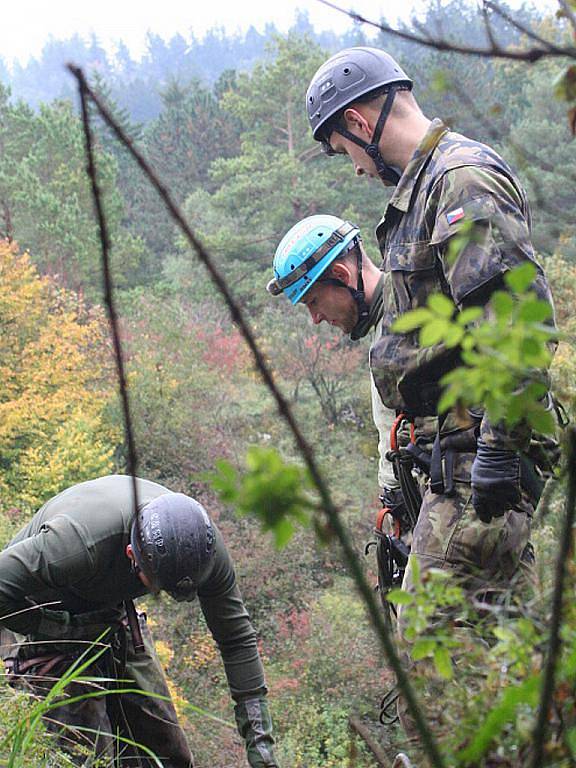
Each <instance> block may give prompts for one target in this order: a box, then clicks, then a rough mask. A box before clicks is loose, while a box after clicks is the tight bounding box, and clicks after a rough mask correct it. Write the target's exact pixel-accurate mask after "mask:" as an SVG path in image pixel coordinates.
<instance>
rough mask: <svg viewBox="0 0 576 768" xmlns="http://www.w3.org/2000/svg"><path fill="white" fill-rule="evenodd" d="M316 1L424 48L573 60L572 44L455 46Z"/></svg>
mask: <svg viewBox="0 0 576 768" xmlns="http://www.w3.org/2000/svg"><path fill="white" fill-rule="evenodd" d="M317 2H319V3H322V5H325V6H327V7H328V8H332V9H333V10H335V11H338V12H339V13H344V14H345V15H346V16H349V17H350V18H351V19H352V20H353V21H355V22H357V23H358V24H367V25H368V26H370V27H374V28H375V29H379V30H381V31H382V32H385V33H386V34H388V35H392V36H393V37H399V38H400V39H401V40H407V41H408V42H411V43H418V44H419V45H424V46H426V47H428V48H434V49H436V50H437V51H451V52H452V53H462V54H465V55H466V56H480V57H483V58H498V59H511V60H513V61H526V62H528V63H530V64H533V63H534V62H536V61H540V59H543V58H546V57H558V56H567V57H568V58H571V59H576V48H575V47H574V46H572V45H570V46H565V47H564V48H560V47H558V46H556V45H554V44H553V43H549V42H547V41H546V47H544V48H541V47H535V48H526V49H524V50H515V49H509V48H493V47H488V48H477V47H475V46H465V45H458V44H456V43H451V42H449V41H448V40H446V39H434V38H430V37H428V36H422V35H416V34H414V33H413V32H407V31H405V30H401V29H395V28H394V27H391V26H389V25H388V24H383V23H378V22H376V21H371V20H370V19H367V18H365V17H364V16H362V15H361V14H359V13H357V12H356V11H347V10H346V9H345V8H341V7H340V6H339V5H336V4H335V3H332V2H330V0H317ZM528 36H529V37H530V38H531V39H532V40H539V39H540V38H539V36H538V35H536V34H535V33H532V32H531V31H530V32H529V33H528Z"/></svg>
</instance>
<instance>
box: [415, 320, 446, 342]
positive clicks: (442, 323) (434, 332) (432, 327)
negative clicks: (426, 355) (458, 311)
mask: <svg viewBox="0 0 576 768" xmlns="http://www.w3.org/2000/svg"><path fill="white" fill-rule="evenodd" d="M447 329H448V322H447V321H446V320H432V322H430V323H427V324H426V325H425V326H424V327H423V328H422V329H421V330H420V339H419V341H420V346H421V347H431V346H433V345H434V344H438V342H440V341H442V340H443V338H444V334H445V333H446V331H447Z"/></svg>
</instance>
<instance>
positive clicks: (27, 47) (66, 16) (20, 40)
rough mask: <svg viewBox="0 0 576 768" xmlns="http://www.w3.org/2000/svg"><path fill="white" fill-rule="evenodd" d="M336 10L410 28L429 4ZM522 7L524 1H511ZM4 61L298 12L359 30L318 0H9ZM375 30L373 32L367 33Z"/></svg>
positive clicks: (384, 2)
mask: <svg viewBox="0 0 576 768" xmlns="http://www.w3.org/2000/svg"><path fill="white" fill-rule="evenodd" d="M333 1H334V2H335V4H336V5H341V6H342V7H344V8H353V9H354V10H355V11H357V12H358V13H360V14H362V15H363V16H365V17H366V18H368V19H371V20H372V19H373V20H375V21H378V20H379V19H380V18H381V17H384V18H386V19H387V20H388V21H390V22H395V21H397V20H398V19H399V18H402V19H404V20H406V21H408V20H409V19H410V18H411V16H412V15H414V14H418V12H421V11H422V9H423V8H425V7H426V6H427V5H428V2H429V0H333ZM509 2H510V4H511V5H512V6H516V7H517V6H518V5H520V4H521V2H522V0H509ZM4 3H5V4H6V7H4V8H3V14H2V17H3V18H2V21H3V32H4V34H3V35H2V43H1V45H0V56H1V57H2V58H3V59H4V61H5V62H6V63H7V64H11V63H12V61H13V60H14V59H17V60H18V61H20V62H21V63H25V62H26V61H27V60H28V59H29V58H30V57H36V56H38V54H39V53H40V51H41V50H42V46H43V45H44V43H45V42H46V40H47V39H48V38H49V37H50V36H52V37H54V38H56V39H60V40H61V39H64V38H68V37H71V36H72V35H74V34H75V33H78V34H80V35H81V36H82V37H88V36H89V35H90V34H91V33H92V32H94V33H95V34H96V35H97V37H98V38H99V40H100V41H101V42H102V43H103V44H104V45H105V47H106V48H107V49H109V50H113V48H114V43H115V42H117V41H118V40H120V39H122V40H124V42H125V43H126V44H127V45H128V47H129V48H130V51H131V53H132V55H133V56H134V57H135V58H138V57H140V56H141V54H142V53H143V52H144V50H145V44H146V33H147V32H148V31H152V32H155V33H156V34H159V35H160V36H161V37H163V38H170V37H172V35H174V34H176V33H178V32H179V33H180V34H182V35H183V36H184V37H188V36H189V33H190V31H191V30H192V31H193V32H194V35H195V36H196V37H202V36H203V34H204V33H205V32H206V30H207V29H210V28H212V27H215V26H222V27H224V28H225V29H226V31H227V32H233V31H237V30H245V29H247V28H248V27H249V26H250V25H254V26H255V27H256V28H257V29H260V30H261V29H262V28H263V27H264V25H265V24H266V23H267V22H273V23H274V24H276V26H277V27H278V28H279V29H280V30H285V29H287V28H288V27H289V26H290V25H291V23H292V22H293V20H294V17H295V14H296V10H297V9H303V10H306V11H307V12H308V14H309V17H310V20H311V21H312V23H313V24H314V25H315V26H316V27H317V28H318V29H319V30H323V29H333V30H334V31H336V32H343V31H345V30H346V29H349V28H350V27H351V26H352V22H351V21H350V19H349V18H348V17H347V16H345V15H344V14H342V13H338V12H337V11H334V10H332V9H329V8H327V7H325V6H323V5H321V3H320V2H318V0H279V1H278V0H277V2H271V1H270V0H212V1H211V2H210V0H95V1H93V0H4ZM536 4H537V5H538V7H540V8H541V7H542V6H543V5H545V6H547V7H550V8H552V7H557V3H556V2H555V0H536ZM365 29H366V30H367V31H368V30H369V27H365Z"/></svg>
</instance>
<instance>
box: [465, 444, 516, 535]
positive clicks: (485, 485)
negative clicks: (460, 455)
mask: <svg viewBox="0 0 576 768" xmlns="http://www.w3.org/2000/svg"><path fill="white" fill-rule="evenodd" d="M520 498H521V493H520V456H519V455H518V454H517V453H516V452H515V451H509V450H503V449H502V450H501V449H499V448H490V447H489V446H487V445H486V443H485V442H484V441H483V439H482V438H481V437H480V438H478V452H477V454H476V458H475V459H474V463H473V464H472V505H473V507H474V509H475V510H476V512H477V514H478V517H479V518H480V520H482V522H483V523H489V522H490V521H491V520H492V518H493V517H501V516H502V515H503V514H504V512H506V510H507V509H510V508H511V507H513V506H514V505H515V504H517V503H518V502H519V501H520Z"/></svg>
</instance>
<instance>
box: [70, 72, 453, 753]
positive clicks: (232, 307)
mask: <svg viewBox="0 0 576 768" xmlns="http://www.w3.org/2000/svg"><path fill="white" fill-rule="evenodd" d="M68 69H69V71H70V72H71V73H72V74H73V75H74V77H75V78H76V80H77V81H78V87H79V89H80V92H81V94H82V95H83V98H84V99H85V97H86V96H88V97H89V98H90V99H91V101H92V102H93V104H94V105H95V106H96V109H97V110H98V112H99V113H100V116H101V117H102V119H103V120H104V122H105V123H106V124H107V125H108V126H109V128H110V129H111V130H112V131H113V133H114V134H115V135H116V137H117V139H118V140H119V141H120V143H121V144H122V145H123V146H124V147H125V148H126V149H127V150H128V152H129V153H130V154H131V155H132V157H133V158H134V160H135V161H136V162H137V164H138V165H139V167H140V168H141V170H142V171H143V173H144V174H145V176H146V177H147V178H148V180H149V181H150V183H151V184H152V186H153V187H154V188H155V189H156V191H157V192H158V194H159V196H160V198H161V199H162V201H163V203H164V205H165V206H166V209H167V210H168V212H169V213H170V216H171V217H172V219H173V220H174V222H175V223H176V224H177V226H178V228H179V229H180V230H181V231H182V233H183V234H184V235H185V236H186V239H187V240H188V242H189V243H190V245H191V246H192V247H193V248H194V250H195V251H196V254H197V255H198V258H199V259H200V261H201V262H202V263H203V264H204V266H205V267H206V269H207V270H208V274H209V275H210V279H211V280H212V282H213V283H214V285H215V286H216V288H217V289H218V291H219V292H220V293H221V295H222V297H223V299H224V301H225V302H226V305H227V307H228V310H229V311H230V314H231V316H232V320H233V322H235V323H236V324H237V325H238V328H239V330H240V332H241V333H242V336H243V337H244V339H245V341H246V343H247V345H248V347H249V349H250V351H251V352H252V355H253V357H254V362H255V364H256V367H257V369H258V371H259V373H260V375H261V376H262V379H263V380H264V383H265V384H266V386H267V387H268V389H269V391H270V393H271V394H272V396H273V398H274V400H275V402H276V405H277V407H278V411H279V413H280V415H281V416H282V418H283V419H284V420H285V421H286V423H287V424H288V426H289V427H290V430H291V432H292V435H293V436H294V439H295V442H296V445H297V446H298V449H299V451H300V453H301V455H302V457H303V459H304V461H305V463H306V465H307V467H308V470H309V472H310V476H311V477H312V479H313V481H314V484H315V486H316V488H317V489H318V492H319V494H320V498H321V500H322V503H321V509H322V511H323V512H324V514H325V516H326V518H327V521H328V525H329V527H330V530H331V531H332V532H333V533H334V535H335V536H336V537H337V539H338V541H339V543H340V546H341V547H342V552H343V556H344V559H345V561H346V564H347V566H348V569H349V571H350V573H351V575H352V577H353V579H354V581H355V583H356V586H357V588H358V591H359V592H360V594H361V595H362V597H363V599H364V603H365V605H366V608H367V611H368V615H369V617H370V620H371V622H372V625H373V627H374V629H375V631H376V633H377V636H378V638H379V640H380V643H381V645H382V649H383V651H384V653H385V655H386V658H387V660H388V663H389V664H390V666H391V668H392V670H393V672H394V674H395V675H396V679H397V682H398V688H399V689H400V690H401V692H402V695H403V696H404V698H405V700H406V705H407V707H408V709H409V711H410V713H411V714H412V716H413V717H414V721H415V725H416V728H417V730H418V733H419V734H420V738H421V742H422V747H423V749H424V751H425V752H426V754H427V756H428V758H429V759H430V762H431V765H432V766H433V767H434V768H444V766H445V763H444V760H443V758H442V755H441V754H440V751H439V749H438V745H437V743H436V740H435V738H434V736H433V734H432V732H431V730H430V728H429V726H428V724H427V723H426V721H425V719H424V717H423V715H422V712H421V711H420V707H419V705H418V702H417V700H416V697H415V694H414V691H413V689H412V685H411V684H410V681H409V679H408V676H407V674H406V672H405V670H404V669H403V667H402V664H401V663H400V659H399V657H398V654H397V653H396V649H395V647H394V641H393V640H392V637H391V633H390V631H389V629H388V627H387V626H386V622H385V620H384V616H383V614H382V611H381V609H380V606H379V605H378V602H377V601H376V598H375V595H374V591H373V589H372V588H371V587H370V585H369V584H368V582H367V580H366V577H365V575H364V572H363V569H362V566H361V564H360V561H359V559H358V556H357V554H356V552H355V550H354V547H353V546H352V544H351V543H350V541H349V537H348V534H347V531H346V528H345V526H344V524H343V522H342V519H341V514H340V511H339V510H338V508H337V507H336V505H335V504H334V502H333V500H332V497H331V494H330V491H329V489H328V486H327V485H326V482H325V480H324V477H323V475H322V473H321V472H320V469H319V467H318V465H317V463H316V458H315V456H314V453H313V451H312V448H311V446H310V445H309V444H308V442H307V440H306V439H305V438H304V435H303V434H302V432H301V430H300V427H299V425H298V423H297V422H296V419H295V417H294V414H293V413H292V409H291V408H290V405H289V403H288V401H287V400H286V398H285V397H284V395H283V394H282V393H281V392H280V390H279V388H278V386H277V385H276V382H275V381H274V377H273V375H272V371H271V370H270V368H269V367H268V365H267V363H266V361H265V358H264V356H263V354H262V352H261V351H260V348H259V347H258V345H257V343H256V340H255V338H254V334H253V333H252V330H251V328H250V326H249V324H248V322H247V320H246V319H245V317H244V314H243V311H242V309H241V308H240V306H239V305H238V304H237V303H236V302H235V300H234V297H233V296H232V294H231V292H230V289H229V287H228V285H227V283H226V281H225V279H224V277H223V276H222V275H221V274H220V272H219V271H218V269H217V267H216V266H215V265H214V263H213V261H212V258H211V257H210V255H209V254H208V252H207V251H206V249H205V248H204V246H203V245H202V243H201V242H200V240H199V239H198V238H197V236H196V235H195V234H194V232H193V231H192V229H191V228H190V226H189V224H188V222H187V221H186V219H185V218H184V215H183V213H182V212H181V210H180V209H179V207H178V206H177V205H176V203H175V202H174V201H173V199H172V196H171V194H170V192H169V190H168V189H167V187H166V185H165V184H164V183H163V182H162V181H161V180H160V179H159V178H158V176H157V175H156V174H155V173H154V171H153V170H152V168H151V167H150V165H149V164H148V162H147V161H146V159H145V158H144V157H143V155H142V154H141V153H140V152H139V150H138V149H137V148H136V147H135V146H134V143H133V142H132V141H131V140H130V138H129V137H128V136H127V135H126V133H125V132H124V131H123V129H122V128H121V127H120V126H119V125H118V123H117V122H116V121H115V120H114V118H113V116H112V115H111V114H110V112H109V110H108V109H107V108H106V106H105V105H104V104H103V103H102V100H101V99H100V98H99V97H98V96H97V94H96V93H94V91H93V90H92V89H91V88H90V87H89V85H88V83H87V82H86V77H85V75H84V73H83V71H82V69H81V68H80V67H77V66H74V65H72V64H69V65H68Z"/></svg>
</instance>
